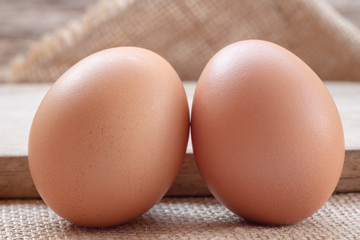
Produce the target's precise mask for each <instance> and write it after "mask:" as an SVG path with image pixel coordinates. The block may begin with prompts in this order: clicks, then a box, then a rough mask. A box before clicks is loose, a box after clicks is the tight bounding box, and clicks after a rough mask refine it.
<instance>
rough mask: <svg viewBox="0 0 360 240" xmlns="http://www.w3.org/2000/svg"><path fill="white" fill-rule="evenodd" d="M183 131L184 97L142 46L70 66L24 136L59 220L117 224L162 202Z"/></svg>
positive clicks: (171, 74)
mask: <svg viewBox="0 0 360 240" xmlns="http://www.w3.org/2000/svg"><path fill="white" fill-rule="evenodd" d="M188 133H189V110H188V104H187V99H186V95H185V91H184V88H183V85H182V83H181V80H180V79H179V77H178V75H177V73H176V72H175V70H174V69H173V68H172V67H171V66H170V64H169V63H168V62H167V61H166V60H164V59H163V58H162V57H160V56H159V55H157V54H155V53H153V52H151V51H149V50H145V49H141V48H135V47H119V48H113V49H107V50H104V51H101V52H98V53H95V54H93V55H91V56H89V57H87V58H85V59H83V60H82V61H80V62H79V63H77V64H76V65H74V66H73V67H72V68H70V69H69V70H68V71H67V72H66V73H65V74H64V75H63V76H61V77H60V78H59V79H58V81H57V82H56V83H55V84H54V85H53V87H52V88H51V89H50V90H49V92H48V93H47V95H46V96H45V98H44V99H43V101H42V103H41V104H40V107H39V109H38V111H37V113H36V116H35V118H34V121H33V124H32V127H31V132H30V137H29V165H30V170H31V174H32V177H33V180H34V183H35V186H36V188H37V190H38V192H39V193H40V195H41V197H42V198H43V200H44V201H45V202H46V204H47V205H48V206H49V207H50V208H52V209H53V210H54V211H55V212H56V213H58V214H59V215H60V216H61V217H63V218H65V219H67V220H68V221H70V222H73V223H75V224H78V225H83V226H91V227H102V226H111V225H117V224H121V223H124V222H127V221H129V220H131V219H134V218H135V217H137V216H139V215H141V214H143V213H144V212H146V211H147V210H148V209H150V208H151V207H152V206H153V205H154V204H156V203H157V202H158V201H159V200H160V199H161V198H162V197H163V196H164V194H165V193H166V192H167V190H168V189H169V187H170V185H171V184H172V182H173V181H174V179H175V176H176V174H177V173H178V171H179V168H180V166H181V164H182V161H183V159H184V155H185V149H186V145H187V140H188Z"/></svg>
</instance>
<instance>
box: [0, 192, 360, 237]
mask: <svg viewBox="0 0 360 240" xmlns="http://www.w3.org/2000/svg"><path fill="white" fill-rule="evenodd" d="M359 206H360V193H348V194H337V195H334V196H333V197H332V198H331V199H330V200H329V201H328V202H327V203H326V204H325V205H324V206H323V207H322V208H321V209H320V210H319V211H318V212H316V213H315V214H314V215H313V216H312V217H310V218H308V219H306V220H304V221H302V222H300V223H297V224H295V225H291V226H277V227H275V226H259V225H251V224H248V223H246V222H244V220H242V219H241V218H239V217H237V216H236V215H234V214H233V213H231V212H229V211H228V210H227V209H226V208H225V207H224V206H222V205H221V204H219V203H218V202H217V201H216V200H215V199H214V198H165V199H163V200H162V201H161V202H160V203H158V204H157V205H155V206H154V207H153V208H152V209H151V210H150V211H148V212H147V213H145V214H144V215H143V216H141V217H139V218H137V219H135V220H133V221H132V222H130V223H127V224H124V225H121V226H117V227H111V228H102V229H96V228H93V229H90V228H84V227H77V226H75V225H73V224H71V223H69V222H67V221H65V220H64V219H62V218H60V217H58V216H57V215H56V214H55V213H53V212H52V211H51V210H50V209H49V208H48V207H46V205H45V204H44V203H43V202H42V201H40V200H8V201H5V200H3V201H0V239H9V240H10V239H360V208H359Z"/></svg>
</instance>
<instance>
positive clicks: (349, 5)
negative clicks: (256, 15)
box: [0, 0, 360, 82]
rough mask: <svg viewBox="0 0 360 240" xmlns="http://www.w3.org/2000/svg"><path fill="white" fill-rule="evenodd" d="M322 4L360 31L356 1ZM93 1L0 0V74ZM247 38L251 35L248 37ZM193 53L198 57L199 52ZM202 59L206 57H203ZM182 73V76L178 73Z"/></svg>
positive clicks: (358, 1)
mask: <svg viewBox="0 0 360 240" xmlns="http://www.w3.org/2000/svg"><path fill="white" fill-rule="evenodd" d="M324 1H325V2H328V3H329V4H330V5H331V6H332V7H333V8H334V9H335V10H336V11H337V12H339V13H340V14H341V15H342V16H343V17H344V18H345V19H347V20H349V21H350V22H351V23H353V24H354V25H355V26H357V27H358V28H360V0H324ZM97 2H98V0H78V1H72V0H0V72H5V70H6V68H8V67H9V62H10V61H11V59H13V58H14V57H15V56H17V55H24V54H25V53H26V52H28V50H29V48H31V46H32V44H33V43H35V42H38V41H39V40H40V39H41V37H43V36H44V34H46V33H52V32H55V31H56V30H58V29H61V28H64V27H66V26H67V24H69V22H71V21H80V20H81V19H82V16H83V15H84V14H85V12H86V9H87V8H88V7H89V6H91V5H95V4H96V3H97ZM307 2H309V1H307ZM155 3H156V1H155ZM169 3H170V2H169ZM154 5H155V4H154ZM254 5H255V4H254ZM159 11H160V9H159ZM249 11H250V10H249ZM264 14H266V13H264ZM174 17H176V16H174ZM297 31H298V30H297ZM299 31H300V30H299ZM249 36H251V34H250V35H249ZM255 36H256V35H255ZM269 38H270V40H274V39H275V42H276V38H272V37H271V36H270V37H269ZM319 41H320V40H319ZM278 43H280V44H282V42H281V39H280V40H279V41H278ZM304 44H307V43H304ZM283 45H285V47H290V50H292V51H294V52H295V54H298V52H300V51H302V50H301V49H300V50H298V49H296V46H295V47H294V46H293V47H294V49H292V48H291V47H292V46H291V43H289V44H287V43H286V42H285V44H283ZM293 45H294V44H293ZM104 46H106V45H104ZM145 46H146V45H145ZM94 49H96V48H94ZM154 50H157V49H154ZM84 54H85V53H84ZM160 54H161V51H160ZM166 54H167V53H165V57H166ZM197 54H198V56H199V53H197ZM208 55H209V54H208ZM204 56H205V57H208V56H207V55H204ZM81 57H82V56H81ZM205 57H204V60H203V62H204V63H205V62H206V61H207V60H208V59H205ZM300 57H301V58H302V59H303V60H304V61H305V62H307V63H308V64H309V65H310V66H311V67H312V68H315V71H317V69H316V68H317V67H318V66H317V65H316V64H313V63H312V62H309V61H308V59H307V58H310V57H307V56H306V55H304V56H302V55H301V54H300ZM78 58H80V57H78ZM75 60H77V59H73V60H71V61H69V64H70V63H71V64H73V62H75ZM168 60H170V62H171V63H173V62H174V61H175V63H174V65H175V68H176V67H177V68H178V69H177V70H178V71H180V75H182V78H189V77H190V78H194V76H196V75H194V76H193V75H191V74H190V75H189V74H188V73H186V71H190V70H186V69H181V68H185V67H183V66H177V64H176V60H174V61H172V59H168ZM310 61H311V59H310ZM314 61H315V60H314ZM341 61H342V62H345V61H347V59H346V57H345V58H344V59H341ZM203 62H201V64H199V66H198V67H197V69H200V68H201V66H202V65H203V64H204V63H203ZM346 64H347V63H346ZM346 64H345V65H346ZM192 65H194V64H192ZM66 67H68V66H66ZM179 68H180V69H179ZM64 69H65V68H64ZM64 69H60V70H61V71H64ZM197 69H196V70H197ZM321 71H322V70H320V73H318V74H320V77H323V76H324V78H326V79H327V80H329V78H332V77H328V76H333V78H338V79H335V80H343V79H339V78H348V79H345V80H353V79H352V78H353V77H352V76H353V75H354V74H352V75H346V74H344V73H342V74H336V73H334V74H332V73H331V74H330V75H328V73H327V72H325V73H323V72H321ZM324 71H329V70H324ZM182 72H185V73H184V74H182ZM47 74H48V73H47ZM58 75H59V73H56V74H54V77H57V76H58ZM348 76H349V77H348ZM186 80H189V79H186ZM330 80H334V79H330ZM3 81H7V80H6V76H5V75H4V74H0V82H3ZM20 81H23V80H21V78H20ZM29 81H37V80H29ZM49 81H53V80H49Z"/></svg>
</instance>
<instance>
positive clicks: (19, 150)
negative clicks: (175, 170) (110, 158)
mask: <svg viewBox="0 0 360 240" xmlns="http://www.w3.org/2000/svg"><path fill="white" fill-rule="evenodd" d="M183 83H184V86H185V90H186V92H187V96H188V101H189V105H190V106H189V107H191V105H192V96H193V94H194V90H195V87H196V82H195V81H186V82H183ZM50 86H51V84H16V85H15V84H0V198H28V197H38V193H37V192H36V189H35V187H34V185H33V182H32V180H31V176H30V172H29V167H28V162H27V161H28V160H27V140H28V133H29V129H30V125H31V122H32V119H33V116H34V114H35V111H36V109H37V107H38V105H39V103H40V101H41V99H42V98H43V96H44V95H45V93H46V91H47V90H48V89H49V87H50ZM326 86H327V87H328V89H329V90H330V92H331V94H332V96H333V98H334V100H335V102H336V104H337V106H338V109H339V112H340V115H341V118H342V121H343V126H344V132H345V145H346V153H345V165H344V169H343V172H342V175H341V179H340V181H339V184H338V186H337V188H336V191H338V192H354V191H360V104H359V103H360V83H354V82H327V83H326ZM209 194H210V192H209V190H208V189H207V187H206V186H205V184H204V182H203V181H202V179H201V177H200V175H199V173H198V171H197V167H196V164H195V160H194V156H193V151H192V146H191V142H189V145H188V148H187V154H186V156H185V159H184V163H183V166H182V168H181V170H180V172H179V174H178V176H177V178H176V180H175V182H174V184H173V186H172V187H171V189H170V190H169V192H168V193H167V196H205V195H209Z"/></svg>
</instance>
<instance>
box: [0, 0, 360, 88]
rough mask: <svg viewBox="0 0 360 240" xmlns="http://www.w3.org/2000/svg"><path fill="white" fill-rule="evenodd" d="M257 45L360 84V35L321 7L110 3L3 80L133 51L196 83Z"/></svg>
mask: <svg viewBox="0 0 360 240" xmlns="http://www.w3.org/2000/svg"><path fill="white" fill-rule="evenodd" d="M45 21H46V20H45ZM34 27H36V26H34ZM249 38H258V39H264V40H269V41H273V42H276V43H278V44H280V45H282V46H284V47H286V48H288V49H289V50H291V51H293V52H294V53H295V54H297V55H298V56H299V57H301V58H302V59H303V60H304V61H305V62H306V63H308V64H309V65H310V67H312V68H313V69H314V70H315V71H316V72H317V73H318V75H319V76H320V77H321V78H322V79H327V80H360V31H359V29H358V28H356V27H355V26H354V25H352V24H351V23H350V22H348V21H347V20H345V19H344V18H343V17H341V16H340V15H339V14H338V13H337V12H336V11H335V10H334V9H332V8H331V6H329V5H328V4H327V3H326V2H323V1H321V0H317V1H313V0H292V1H288V0H274V1H269V0H257V1H252V0H228V1H218V0H184V1H170V0H158V1H152V0H105V1H102V2H99V3H98V4H96V5H95V6H92V7H90V8H89V10H88V12H87V13H86V14H85V15H84V18H83V20H82V21H79V22H75V23H72V24H70V25H69V26H66V27H64V29H61V30H59V31H56V32H55V33H49V34H48V35H46V36H45V37H44V39H42V40H41V41H39V42H37V43H35V44H34V46H33V47H32V48H31V49H30V50H29V52H28V53H27V54H26V55H24V56H20V57H19V58H17V59H15V60H13V61H12V63H11V67H9V68H8V71H6V73H0V76H2V75H3V76H6V79H7V81H20V82H21V81H22V82H41V81H48V82H52V81H55V80H56V79H57V78H58V77H59V75H61V74H62V73H63V72H64V71H66V70H67V69H68V68H69V67H70V66H72V65H73V64H75V63H76V62H77V61H79V60H80V59H82V58H84V57H85V56H87V55H89V54H91V53H93V52H96V51H99V50H101V49H104V48H109V47H116V46H123V45H132V46H140V47H145V48H148V49H151V50H153V51H155V52H157V53H159V54H160V55H162V56H163V57H165V58H166V59H167V60H168V61H170V63H171V64H172V65H173V66H174V67H175V69H176V70H177V72H178V73H179V75H180V77H181V78H182V79H183V80H195V79H198V77H199V75H200V73H201V71H202V69H203V67H204V66H205V64H206V62H207V61H208V60H209V59H210V58H211V56H213V54H214V53H215V52H217V51H218V50H219V49H221V48H222V47H224V46H226V45H227V44H229V43H232V42H235V41H239V40H242V39H249Z"/></svg>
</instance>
